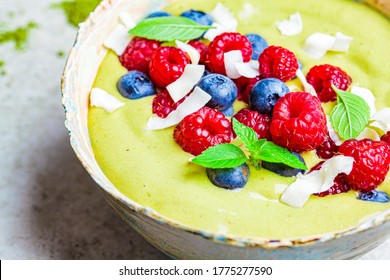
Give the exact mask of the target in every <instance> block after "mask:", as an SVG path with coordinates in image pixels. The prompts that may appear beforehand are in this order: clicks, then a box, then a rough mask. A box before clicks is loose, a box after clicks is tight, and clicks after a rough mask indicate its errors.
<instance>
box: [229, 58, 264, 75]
mask: <svg viewBox="0 0 390 280" xmlns="http://www.w3.org/2000/svg"><path fill="white" fill-rule="evenodd" d="M235 66H236V69H237V72H238V73H239V74H240V75H241V76H243V77H246V78H255V77H257V76H259V75H260V73H259V61H257V60H251V61H249V62H237V63H236V64H235Z"/></svg>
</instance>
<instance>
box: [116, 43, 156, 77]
mask: <svg viewBox="0 0 390 280" xmlns="http://www.w3.org/2000/svg"><path fill="white" fill-rule="evenodd" d="M160 44H161V43H160V42H158V41H155V40H148V39H145V38H140V37H134V38H133V39H132V40H131V42H130V43H129V45H128V46H127V47H126V50H125V51H124V52H123V54H122V55H121V56H120V57H119V60H120V62H121V63H122V65H123V66H124V67H125V68H126V69H127V70H138V71H141V72H144V73H145V74H148V73H149V63H150V57H151V56H152V54H153V53H154V52H155V51H156V50H157V49H158V48H159V47H160Z"/></svg>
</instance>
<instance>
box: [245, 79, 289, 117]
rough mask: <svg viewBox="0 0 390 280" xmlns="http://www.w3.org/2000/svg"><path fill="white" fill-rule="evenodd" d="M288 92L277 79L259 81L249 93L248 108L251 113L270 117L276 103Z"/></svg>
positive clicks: (284, 85)
mask: <svg viewBox="0 0 390 280" xmlns="http://www.w3.org/2000/svg"><path fill="white" fill-rule="evenodd" d="M289 91H290V90H289V88H288V87H287V86H286V84H285V83H283V82H282V81H281V80H279V79H276V78H266V79H263V80H260V81H258V82H257V83H256V84H255V85H254V86H253V88H252V89H251V91H250V92H249V106H250V108H251V110H253V111H257V112H259V113H261V114H267V115H270V116H271V115H272V112H273V109H274V106H275V103H276V101H278V99H279V98H280V97H282V96H284V95H286V94H287V93H288V92H289Z"/></svg>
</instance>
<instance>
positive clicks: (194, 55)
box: [175, 40, 200, 64]
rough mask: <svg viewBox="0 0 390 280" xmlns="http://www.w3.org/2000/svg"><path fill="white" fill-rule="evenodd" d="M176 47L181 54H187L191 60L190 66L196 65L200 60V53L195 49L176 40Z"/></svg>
mask: <svg viewBox="0 0 390 280" xmlns="http://www.w3.org/2000/svg"><path fill="white" fill-rule="evenodd" d="M175 42H176V46H177V47H178V48H179V49H181V50H182V51H183V52H185V53H187V54H188V56H189V57H190V59H191V63H192V64H198V63H199V60H200V53H199V51H198V50H197V49H195V48H194V47H193V46H191V45H190V44H187V43H183V42H181V41H178V40H176V41H175Z"/></svg>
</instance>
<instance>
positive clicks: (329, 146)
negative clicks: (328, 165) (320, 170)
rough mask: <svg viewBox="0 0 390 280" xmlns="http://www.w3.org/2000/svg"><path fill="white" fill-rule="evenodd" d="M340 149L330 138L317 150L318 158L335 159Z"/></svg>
mask: <svg viewBox="0 0 390 280" xmlns="http://www.w3.org/2000/svg"><path fill="white" fill-rule="evenodd" d="M338 149H339V146H337V145H336V143H335V142H334V141H333V140H332V139H331V138H330V137H329V135H328V137H327V138H326V139H325V141H324V142H323V143H322V144H321V145H319V146H318V147H317V148H316V153H317V156H319V157H320V158H323V159H329V158H331V157H333V156H334V155H335V154H336V153H337V151H338Z"/></svg>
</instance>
